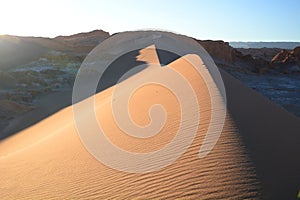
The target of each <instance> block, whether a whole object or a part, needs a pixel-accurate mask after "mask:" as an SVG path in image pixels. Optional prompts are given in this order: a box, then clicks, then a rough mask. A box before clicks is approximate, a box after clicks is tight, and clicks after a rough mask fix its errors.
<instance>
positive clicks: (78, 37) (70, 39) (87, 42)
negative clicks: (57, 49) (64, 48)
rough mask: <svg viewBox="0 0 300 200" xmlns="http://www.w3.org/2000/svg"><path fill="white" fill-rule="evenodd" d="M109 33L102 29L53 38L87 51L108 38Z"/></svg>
mask: <svg viewBox="0 0 300 200" xmlns="http://www.w3.org/2000/svg"><path fill="white" fill-rule="evenodd" d="M109 36H110V35H109V33H108V32H105V31H103V30H94V31H91V32H87V33H78V34H75V35H70V36H58V37H56V38H54V40H56V41H60V42H63V43H65V44H66V45H69V46H72V47H75V48H76V47H80V48H81V50H82V49H86V50H87V51H89V50H91V49H93V48H94V47H95V46H97V45H98V44H100V43H101V42H102V41H103V40H105V39H106V38H108V37H109Z"/></svg>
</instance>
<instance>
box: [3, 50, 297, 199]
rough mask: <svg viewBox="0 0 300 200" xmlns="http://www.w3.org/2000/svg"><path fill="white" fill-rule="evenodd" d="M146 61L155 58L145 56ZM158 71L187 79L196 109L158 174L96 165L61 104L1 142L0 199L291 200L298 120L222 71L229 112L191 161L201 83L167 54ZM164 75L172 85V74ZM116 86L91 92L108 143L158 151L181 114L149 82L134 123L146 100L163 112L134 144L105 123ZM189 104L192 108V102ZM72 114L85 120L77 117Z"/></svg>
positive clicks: (205, 118) (122, 86)
mask: <svg viewBox="0 0 300 200" xmlns="http://www.w3.org/2000/svg"><path fill="white" fill-rule="evenodd" d="M148 50H149V49H148ZM145 52H147V49H146V50H145ZM149 57H150V58H151V59H152V60H153V62H157V59H156V58H155V56H153V55H151V53H149ZM143 58H144V57H140V58H139V59H143ZM167 67H170V68H172V69H175V70H176V71H178V72H179V73H180V74H181V75H182V76H183V77H185V78H186V79H187V80H188V81H189V83H190V84H191V86H192V88H193V89H194V91H196V96H197V99H198V106H199V108H200V110H201V114H200V119H199V122H198V123H199V127H198V130H197V134H196V136H195V138H194V140H193V143H192V145H191V146H190V147H189V149H188V150H187V151H186V152H185V153H184V154H183V155H182V156H180V157H179V159H178V160H176V161H175V162H174V163H173V164H171V165H169V166H167V167H165V168H163V169H162V170H158V171H155V172H151V173H142V174H141V173H127V172H121V171H118V170H115V169H112V168H109V167H107V166H105V165H104V164H102V163H101V162H99V161H97V160H96V159H95V158H94V157H93V156H92V155H91V154H90V153H88V152H87V150H86V149H85V148H84V146H83V144H82V142H81V140H80V138H79V136H78V134H77V132H76V126H75V123H74V119H73V107H67V108H65V109H63V110H61V111H60V112H58V113H56V114H54V115H52V116H51V117H49V118H47V119H45V120H43V121H42V122H40V123H38V124H36V125H34V126H32V127H30V128H28V129H26V130H24V131H22V132H20V133H18V134H16V135H14V136H12V137H10V138H8V139H6V140H4V141H2V142H1V143H0V171H1V175H0V176H1V177H0V188H1V193H0V198H1V199H26V198H28V199H46V198H54V199H104V198H110V199H174V198H181V199H260V198H262V197H265V198H272V199H276V198H278V199H279V198H285V199H286V198H289V197H291V198H292V197H295V196H296V193H297V188H296V187H297V181H298V180H300V173H299V170H298V169H300V162H299V159H298V160H297V152H300V147H299V141H300V136H299V134H298V133H297V130H299V128H300V123H299V122H300V120H299V119H297V118H293V116H292V115H289V114H288V113H287V112H285V111H284V110H283V109H281V108H279V107H277V106H275V105H274V104H272V103H271V102H270V101H268V100H266V99H265V98H263V97H262V96H260V95H258V94H256V93H255V92H254V91H252V90H250V89H248V88H247V87H245V86H244V85H242V84H241V83H240V82H239V81H237V80H235V79H233V78H232V77H230V76H229V75H227V74H226V73H225V72H222V76H223V78H224V84H225V87H226V90H227V95H228V111H229V112H228V113H227V116H226V120H225V125H224V128H223V131H222V134H221V136H220V138H219V140H218V142H217V144H216V146H215V147H214V148H213V150H212V151H211V152H210V153H209V154H208V155H207V156H206V157H204V158H201V159H199V148H200V146H201V144H202V143H203V140H204V137H205V134H206V132H207V129H208V124H209V122H210V118H211V109H212V106H211V103H212V102H211V99H210V96H209V91H208V88H207V83H205V82H204V80H203V78H202V77H201V76H200V75H199V74H198V73H196V72H195V69H194V68H192V67H190V66H189V65H188V64H187V63H186V62H185V60H184V59H179V60H176V61H174V62H173V63H171V64H169V66H167ZM204 67H205V66H204ZM162 70H166V68H161V67H157V66H150V67H148V68H146V69H145V70H143V71H141V72H139V73H138V74H136V75H134V76H132V77H130V78H129V79H127V80H125V81H123V82H121V83H119V84H118V85H117V86H118V89H119V90H121V91H126V90H127V89H128V88H130V87H131V86H132V85H134V84H136V83H137V82H138V81H139V80H140V79H147V78H148V77H149V76H152V77H153V76H159V75H160V74H161V73H162ZM166 79H168V80H169V81H171V82H172V81H174V80H173V78H172V77H171V76H169V77H166ZM209 84H214V83H213V82H211V83H209ZM115 88H116V87H115V86H114V87H111V88H108V89H106V90H105V91H103V92H100V93H98V94H96V95H95V96H94V98H95V111H96V116H97V120H98V121H99V123H100V124H101V126H102V128H103V129H104V130H107V131H106V133H108V134H107V135H106V136H107V137H108V138H109V139H110V140H111V141H112V142H113V143H114V144H116V145H117V146H119V147H121V148H123V149H126V150H127V151H130V152H149V151H155V150H157V149H159V148H162V147H163V146H165V145H166V144H167V143H168V142H169V141H170V140H171V139H172V138H173V137H174V133H175V132H176V130H177V129H178V124H179V120H180V109H178V108H179V106H178V101H177V100H176V98H174V95H173V94H172V93H171V92H170V91H168V90H166V88H164V87H162V86H160V85H155V84H152V85H149V86H143V87H142V88H140V89H139V90H137V91H136V93H134V95H133V96H132V98H131V99H130V103H129V108H130V111H131V115H132V118H133V119H134V121H135V122H136V123H137V124H139V125H145V124H148V123H149V122H150V119H149V116H148V113H147V112H148V109H149V106H151V105H153V104H155V103H157V102H159V103H161V104H163V105H164V106H165V107H164V108H165V110H166V112H167V116H168V118H167V120H166V124H165V126H164V127H163V129H162V130H161V132H160V133H159V134H158V135H155V136H153V137H150V138H148V139H147V140H136V139H135V138H133V137H131V136H128V135H126V134H124V133H123V132H122V130H120V129H119V128H118V127H117V125H116V123H115V122H114V119H113V116H112V114H111V113H112V108H111V104H110V102H111V101H122V100H123V99H124V98H125V95H124V94H122V93H120V94H119V95H117V96H113V91H114V89H115ZM213 95H216V96H218V95H219V94H217V93H215V94H213ZM87 101H89V99H87V100H85V101H82V102H80V103H78V105H80V106H83V107H84V106H85V103H86V102H87ZM185 101H188V99H185ZM190 109H191V112H192V110H193V109H195V108H194V107H190ZM213 109H221V107H214V108H213ZM103 113H104V114H103ZM81 118H82V120H87V121H88V120H89V119H86V118H85V115H84V113H82V116H81ZM216 123H218V122H216ZM194 125H197V124H194ZM185 128H186V129H189V128H191V127H185ZM297 144H298V145H297ZM290 155H292V156H290ZM297 170H298V171H297Z"/></svg>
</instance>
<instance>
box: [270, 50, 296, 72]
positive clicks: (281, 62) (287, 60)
mask: <svg viewBox="0 0 300 200" xmlns="http://www.w3.org/2000/svg"><path fill="white" fill-rule="evenodd" d="M271 65H272V67H273V68H279V69H280V70H281V71H283V72H284V73H293V72H297V73H300V46H299V47H296V48H295V49H293V50H292V51H288V50H285V49H283V50H281V51H280V52H279V53H278V54H276V55H275V56H274V57H273V59H272V61H271Z"/></svg>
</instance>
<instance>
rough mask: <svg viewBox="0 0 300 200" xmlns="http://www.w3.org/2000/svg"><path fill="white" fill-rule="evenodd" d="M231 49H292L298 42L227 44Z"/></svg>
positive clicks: (298, 44) (299, 44)
mask: <svg viewBox="0 0 300 200" xmlns="http://www.w3.org/2000/svg"><path fill="white" fill-rule="evenodd" d="M229 44H230V46H232V47H233V48H246V49H248V48H280V49H294V48H295V47H297V46H300V42H229Z"/></svg>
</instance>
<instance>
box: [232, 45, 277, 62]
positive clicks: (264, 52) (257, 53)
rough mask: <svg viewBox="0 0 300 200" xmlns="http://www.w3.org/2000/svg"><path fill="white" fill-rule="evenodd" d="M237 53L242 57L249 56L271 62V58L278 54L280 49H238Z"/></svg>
mask: <svg viewBox="0 0 300 200" xmlns="http://www.w3.org/2000/svg"><path fill="white" fill-rule="evenodd" d="M236 50H237V51H239V52H241V53H242V54H243V55H251V56H252V57H253V58H255V59H259V58H260V59H263V60H266V61H268V62H271V60H272V59H273V57H274V56H275V55H276V54H278V53H279V52H280V51H281V50H282V49H279V48H260V49H259V48H248V49H244V48H238V49H236Z"/></svg>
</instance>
